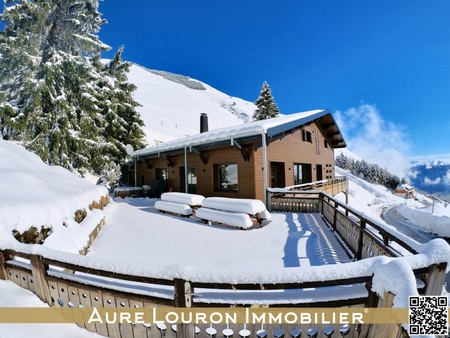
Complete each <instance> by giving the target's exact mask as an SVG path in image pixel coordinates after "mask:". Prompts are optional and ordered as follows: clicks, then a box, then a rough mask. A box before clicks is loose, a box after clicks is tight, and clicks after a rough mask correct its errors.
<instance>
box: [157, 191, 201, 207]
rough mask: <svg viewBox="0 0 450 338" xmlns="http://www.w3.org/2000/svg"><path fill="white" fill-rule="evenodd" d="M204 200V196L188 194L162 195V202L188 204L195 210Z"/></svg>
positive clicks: (171, 193)
mask: <svg viewBox="0 0 450 338" xmlns="http://www.w3.org/2000/svg"><path fill="white" fill-rule="evenodd" d="M204 199H205V197H204V196H202V195H196V194H186V193H183V192H166V193H164V194H162V195H161V201H166V202H172V203H179V204H187V205H190V206H191V207H193V208H194V207H199V206H201V205H202V203H203V200H204Z"/></svg>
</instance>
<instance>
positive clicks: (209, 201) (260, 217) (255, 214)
mask: <svg viewBox="0 0 450 338" xmlns="http://www.w3.org/2000/svg"><path fill="white" fill-rule="evenodd" d="M196 216H197V217H198V218H200V219H202V220H203V221H209V222H216V223H221V224H224V225H229V226H233V227H238V228H242V229H248V228H250V227H251V226H253V220H255V221H256V222H257V223H258V224H259V225H263V222H267V221H270V220H271V216H270V213H269V212H268V211H267V210H266V206H265V205H264V203H263V202H261V201H260V200H254V199H242V198H226V197H208V198H205V199H204V200H203V202H202V207H201V208H199V209H198V210H197V212H196Z"/></svg>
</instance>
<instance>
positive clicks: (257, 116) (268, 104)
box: [253, 81, 280, 120]
mask: <svg viewBox="0 0 450 338" xmlns="http://www.w3.org/2000/svg"><path fill="white" fill-rule="evenodd" d="M255 105H256V107H257V108H256V110H255V113H254V114H253V120H265V119H270V118H272V117H277V116H278V115H279V113H280V110H279V109H278V106H277V104H276V103H275V100H274V98H273V96H272V91H271V89H270V87H269V85H268V84H267V82H265V81H264V83H263V85H262V88H261V91H260V93H259V97H258V99H257V100H256V102H255Z"/></svg>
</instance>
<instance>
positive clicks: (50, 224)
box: [0, 140, 108, 253]
mask: <svg viewBox="0 0 450 338" xmlns="http://www.w3.org/2000/svg"><path fill="white" fill-rule="evenodd" d="M0 187H1V188H0V246H1V245H2V244H5V243H6V246H7V243H9V242H10V241H14V240H15V239H14V238H13V235H12V231H13V230H17V231H19V232H23V231H26V230H28V229H29V228H30V227H32V226H34V227H36V228H37V229H40V228H41V226H44V227H46V228H51V231H52V234H51V235H50V237H49V238H48V239H47V240H46V241H45V242H44V246H47V247H50V248H53V249H62V250H66V251H68V252H73V253H78V251H79V250H81V249H83V246H85V245H86V244H87V240H88V236H89V234H90V233H91V231H92V230H93V228H94V227H95V226H96V225H97V224H98V223H99V221H100V220H101V219H102V218H103V213H102V212H101V211H100V210H93V211H90V210H89V205H90V204H91V203H92V202H93V201H99V200H100V198H101V197H102V196H105V195H107V194H108V191H107V190H106V189H105V188H104V187H100V186H96V185H93V184H91V183H89V182H87V181H86V180H84V179H82V178H80V177H77V176H76V175H74V174H72V173H71V172H69V171H68V170H66V169H63V168H62V167H58V166H48V165H46V164H45V163H44V162H42V160H41V159H40V158H39V157H38V156H36V155H34V154H33V153H31V152H29V151H27V150H25V149H24V148H23V147H21V146H19V145H17V144H14V143H11V142H7V141H4V140H0ZM83 209H84V210H86V212H87V217H86V219H85V220H84V221H83V222H82V223H81V224H78V223H76V222H75V221H74V213H75V211H77V210H83Z"/></svg>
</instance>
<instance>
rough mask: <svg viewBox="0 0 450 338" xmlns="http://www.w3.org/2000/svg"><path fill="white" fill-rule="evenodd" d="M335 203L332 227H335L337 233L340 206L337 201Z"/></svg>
mask: <svg viewBox="0 0 450 338" xmlns="http://www.w3.org/2000/svg"><path fill="white" fill-rule="evenodd" d="M333 202H334V215H333V224H332V225H333V230H334V231H336V223H337V208H338V204H337V203H336V201H333ZM330 205H331V204H330Z"/></svg>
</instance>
